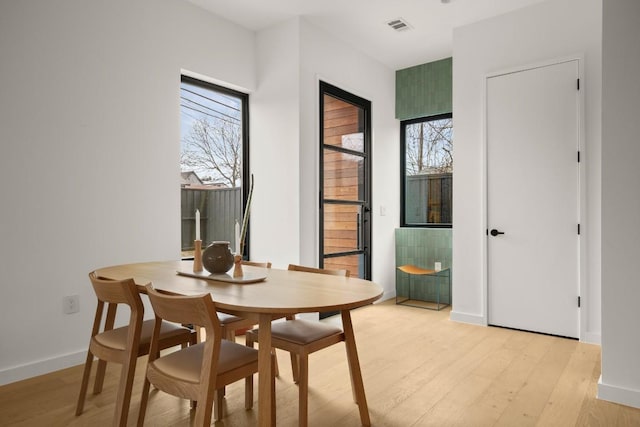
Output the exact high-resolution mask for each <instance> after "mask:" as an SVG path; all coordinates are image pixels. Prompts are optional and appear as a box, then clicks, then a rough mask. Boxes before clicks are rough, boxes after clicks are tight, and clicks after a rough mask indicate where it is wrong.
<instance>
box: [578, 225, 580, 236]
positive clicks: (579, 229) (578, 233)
mask: <svg viewBox="0 0 640 427" xmlns="http://www.w3.org/2000/svg"><path fill="white" fill-rule="evenodd" d="M578 234H580V224H578Z"/></svg>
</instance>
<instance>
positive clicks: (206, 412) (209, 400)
mask: <svg viewBox="0 0 640 427" xmlns="http://www.w3.org/2000/svg"><path fill="white" fill-rule="evenodd" d="M215 394H216V393H215V392H213V391H212V392H208V393H207V395H206V396H205V398H204V399H203V400H204V401H203V402H200V404H199V405H198V406H197V409H196V419H195V422H194V423H193V425H194V426H208V425H211V413H212V411H213V401H214V399H215Z"/></svg>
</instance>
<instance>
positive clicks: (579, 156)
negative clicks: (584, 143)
mask: <svg viewBox="0 0 640 427" xmlns="http://www.w3.org/2000/svg"><path fill="white" fill-rule="evenodd" d="M578 163H580V152H579V151H578Z"/></svg>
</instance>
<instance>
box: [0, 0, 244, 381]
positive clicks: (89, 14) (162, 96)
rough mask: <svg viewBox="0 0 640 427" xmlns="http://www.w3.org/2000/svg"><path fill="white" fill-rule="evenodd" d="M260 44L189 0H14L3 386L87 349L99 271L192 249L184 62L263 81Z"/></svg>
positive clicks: (4, 176) (1, 153)
mask: <svg viewBox="0 0 640 427" xmlns="http://www.w3.org/2000/svg"><path fill="white" fill-rule="evenodd" d="M221 41H223V43H221ZM254 55H255V46H254V34H253V33H251V32H249V31H246V30H243V29H240V28H239V27H236V26H234V25H231V24H229V23H228V22H226V21H223V20H221V19H219V18H217V17H215V16H213V15H211V14H209V13H206V12H204V11H203V10H201V9H198V8H195V7H194V6H191V5H189V4H188V3H187V2H184V1H178V0H165V1H162V2H156V1H153V0H139V1H135V2H130V1H125V0H118V1H108V2H105V1H103V2H86V1H83V0H59V1H56V2H49V1H46V0H41V1H32V0H27V1H20V2H1V3H0V58H2V59H1V60H0V195H1V197H2V203H1V204H0V242H1V246H0V286H1V292H2V297H1V298H0V313H2V315H1V316H2V322H0V384H4V383H7V382H11V381H14V380H17V379H21V378H24V377H29V376H33V375H37V374H39V373H42V372H48V371H52V370H55V369H58V368H62V367H66V366H70V365H73V364H78V363H81V362H83V361H84V357H85V354H86V353H85V352H86V348H87V343H88V338H89V335H90V328H91V323H92V321H93V310H94V309H95V296H94V294H93V291H92V290H91V286H90V283H89V280H88V278H87V273H89V271H90V270H92V269H94V268H97V267H101V266H106V265H111V264H119V263H125V262H136V261H146V260H158V259H175V258H176V257H178V256H179V253H180V252H179V248H180V227H179V224H180V209H179V206H180V204H179V203H180V199H179V197H180V196H179V191H178V188H179V173H178V172H179V166H178V164H179V140H180V130H179V121H180V117H179V82H180V72H181V69H186V70H190V71H191V72H195V73H199V74H202V75H206V76H210V77H212V78H215V79H217V80H218V81H224V82H228V83H230V84H232V85H234V86H235V87H243V88H246V89H248V90H252V89H254V87H255V57H254ZM74 294H77V295H79V296H80V312H79V313H77V314H72V315H65V314H63V312H62V298H63V296H65V295H74Z"/></svg>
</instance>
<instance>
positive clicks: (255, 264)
mask: <svg viewBox="0 0 640 427" xmlns="http://www.w3.org/2000/svg"><path fill="white" fill-rule="evenodd" d="M242 265H250V266H252V267H262V268H271V263H270V262H268V261H267V262H256V261H242Z"/></svg>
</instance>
